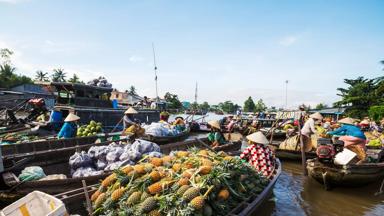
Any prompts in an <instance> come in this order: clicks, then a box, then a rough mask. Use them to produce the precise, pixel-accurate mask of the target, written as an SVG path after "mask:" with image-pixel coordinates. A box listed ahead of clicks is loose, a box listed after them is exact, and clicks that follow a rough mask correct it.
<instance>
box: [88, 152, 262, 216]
mask: <svg viewBox="0 0 384 216" xmlns="http://www.w3.org/2000/svg"><path fill="white" fill-rule="evenodd" d="M268 182H269V180H268V179H266V178H264V177H263V176H262V175H260V174H258V173H257V172H256V171H255V170H254V169H253V168H252V167H251V166H250V165H248V163H244V162H243V161H241V160H240V159H239V158H237V157H231V156H228V155H226V154H225V153H223V152H220V153H214V152H211V151H208V150H198V149H191V150H190V151H178V152H174V153H172V154H171V155H168V156H164V157H162V158H147V159H145V161H143V162H141V163H138V164H136V165H134V166H126V167H124V168H122V169H121V170H117V171H116V172H115V173H113V174H111V175H110V176H108V177H107V178H105V179H104V180H103V181H102V182H101V184H100V187H99V189H98V190H97V191H96V192H95V193H94V194H93V195H92V197H91V200H92V202H93V205H94V213H93V214H94V215H226V214H228V213H229V212H230V211H231V210H232V209H234V208H235V207H236V206H237V205H238V204H239V203H241V202H242V201H244V200H246V199H249V198H250V197H251V196H252V197H254V195H257V194H259V193H260V192H261V191H262V190H263V189H264V187H265V186H266V185H267V184H268Z"/></svg>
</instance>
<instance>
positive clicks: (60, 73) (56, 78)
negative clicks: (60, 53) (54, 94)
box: [52, 68, 67, 82]
mask: <svg viewBox="0 0 384 216" xmlns="http://www.w3.org/2000/svg"><path fill="white" fill-rule="evenodd" d="M66 76H67V75H66V73H65V72H64V69H61V68H58V69H53V74H52V82H65V77H66Z"/></svg>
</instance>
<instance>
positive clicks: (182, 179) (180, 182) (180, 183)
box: [177, 178, 189, 186]
mask: <svg viewBox="0 0 384 216" xmlns="http://www.w3.org/2000/svg"><path fill="white" fill-rule="evenodd" d="M177 184H178V185H179V186H183V185H189V180H188V179H187V178H181V179H180V180H179V181H178V182H177Z"/></svg>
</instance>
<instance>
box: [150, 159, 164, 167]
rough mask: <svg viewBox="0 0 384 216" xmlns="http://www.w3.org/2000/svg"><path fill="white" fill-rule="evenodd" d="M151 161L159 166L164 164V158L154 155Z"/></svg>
mask: <svg viewBox="0 0 384 216" xmlns="http://www.w3.org/2000/svg"><path fill="white" fill-rule="evenodd" d="M150 163H151V164H152V165H153V166H155V167H159V166H162V165H163V160H162V159H161V158H156V157H154V158H151V160H150Z"/></svg>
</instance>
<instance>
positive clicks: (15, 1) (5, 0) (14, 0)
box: [0, 0, 29, 4]
mask: <svg viewBox="0 0 384 216" xmlns="http://www.w3.org/2000/svg"><path fill="white" fill-rule="evenodd" d="M27 1H29V0H0V3H6V4H18V3H23V2H27Z"/></svg>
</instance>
